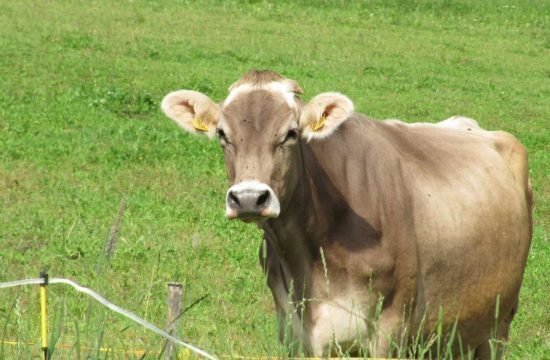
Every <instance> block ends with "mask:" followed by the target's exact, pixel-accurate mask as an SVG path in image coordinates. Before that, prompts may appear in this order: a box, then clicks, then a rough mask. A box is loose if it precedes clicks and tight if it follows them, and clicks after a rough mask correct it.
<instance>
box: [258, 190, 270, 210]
mask: <svg viewBox="0 0 550 360" xmlns="http://www.w3.org/2000/svg"><path fill="white" fill-rule="evenodd" d="M268 201H269V191H267V190H266V191H264V192H262V193H261V194H260V196H258V200H257V201H256V206H259V207H260V206H266V205H267V202H268Z"/></svg>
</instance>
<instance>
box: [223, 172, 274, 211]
mask: <svg viewBox="0 0 550 360" xmlns="http://www.w3.org/2000/svg"><path fill="white" fill-rule="evenodd" d="M279 211H280V210H279V201H278V199H277V197H276V196H275V194H274V193H273V190H271V188H270V187H269V186H268V185H266V184H262V183H260V182H258V181H244V182H241V183H239V184H237V185H234V186H232V187H231V188H230V189H229V191H228V192H227V204H226V214H227V217H228V218H230V219H234V218H240V219H243V220H261V219H262V218H270V217H277V216H279Z"/></svg>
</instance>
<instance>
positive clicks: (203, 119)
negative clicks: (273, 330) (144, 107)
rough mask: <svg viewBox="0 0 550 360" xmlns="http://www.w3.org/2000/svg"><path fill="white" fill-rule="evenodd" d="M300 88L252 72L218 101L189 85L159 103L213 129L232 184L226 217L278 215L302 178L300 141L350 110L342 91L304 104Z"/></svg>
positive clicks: (187, 121) (175, 115)
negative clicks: (188, 88) (299, 96)
mask: <svg viewBox="0 0 550 360" xmlns="http://www.w3.org/2000/svg"><path fill="white" fill-rule="evenodd" d="M301 93H302V89H301V88H300V87H299V86H298V84H297V83H296V82H295V81H293V80H290V79H286V78H284V77H282V76H280V75H279V74H277V73H274V72H272V71H267V70H264V71H255V70H253V71H250V72H249V73H247V74H245V75H244V76H243V77H242V78H241V79H240V80H239V81H237V82H236V83H235V84H233V85H232V86H231V87H230V88H229V96H228V97H227V98H226V99H225V101H223V102H222V103H220V104H216V103H215V102H213V101H212V100H210V98H209V97H208V96H206V95H204V94H201V93H199V92H196V91H191V90H179V91H174V92H171V93H169V94H168V95H166V97H165V98H164V100H163V101H162V105H161V107H162V110H163V111H164V113H165V114H166V115H167V116H168V117H169V118H171V119H172V120H174V121H175V122H176V123H177V124H178V125H179V126H181V127H182V128H184V129H185V130H187V131H189V132H191V133H194V134H203V135H206V136H208V137H210V138H212V137H214V136H216V135H217V137H218V139H219V142H220V145H221V147H222V149H223V151H224V155H225V164H226V170H227V176H228V178H229V183H230V185H231V187H230V188H229V190H228V191H227V196H226V215H227V217H228V218H230V219H235V218H240V219H242V220H245V221H261V220H264V219H268V218H276V217H278V216H279V214H280V212H281V211H282V210H283V211H284V209H285V207H286V205H287V203H288V201H289V198H290V196H291V195H292V193H293V192H294V190H295V188H296V186H297V184H298V181H299V179H298V176H299V174H300V171H299V169H298V167H299V166H300V161H301V160H300V158H301V156H300V147H299V146H298V145H299V143H300V141H303V140H305V141H310V140H315V139H320V138H324V137H327V136H330V134H332V133H333V132H334V131H335V130H336V128H337V127H338V126H339V125H340V124H341V123H342V122H343V121H344V120H346V119H347V118H348V117H349V116H350V115H351V113H352V112H353V103H352V102H351V101H350V100H349V99H348V98H347V97H345V96H344V95H341V94H338V93H323V94H320V95H318V96H316V97H315V98H313V99H312V100H311V101H310V102H309V103H308V104H306V105H304V104H302V102H301V101H300V100H299V99H298V98H297V95H298V94H301Z"/></svg>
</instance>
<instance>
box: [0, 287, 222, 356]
mask: <svg viewBox="0 0 550 360" xmlns="http://www.w3.org/2000/svg"><path fill="white" fill-rule="evenodd" d="M45 284H46V285H47V284H65V285H69V286H72V287H73V288H74V289H76V290H77V291H79V292H82V293H85V294H86V295H88V296H90V297H92V298H93V299H95V300H96V301H98V302H99V303H100V304H102V305H103V306H105V307H107V308H108V309H110V310H111V311H114V312H116V313H119V314H120V315H122V316H124V317H126V318H128V319H130V320H132V321H134V322H135V323H137V324H139V325H141V326H143V327H145V328H147V329H149V330H151V331H152V332H154V333H156V334H157V335H160V336H162V337H163V338H165V339H166V340H168V341H171V342H173V343H175V344H177V345H179V346H182V347H184V348H186V349H189V350H190V351H192V352H194V353H195V354H197V355H200V356H203V357H205V358H207V359H212V360H216V359H217V357H216V356H214V355H211V354H209V353H207V352H206V351H204V350H202V349H199V348H198V347H196V346H194V345H191V344H189V343H186V342H183V341H181V340H180V339H178V338H176V337H174V336H172V335H170V334H168V333H167V332H166V331H164V330H162V329H160V328H158V327H157V326H155V325H153V324H151V323H150V322H148V321H146V320H144V319H142V318H140V317H139V316H137V315H135V314H134V313H131V312H130V311H128V310H125V309H123V308H121V307H120V306H117V305H115V304H113V303H111V302H110V301H108V300H107V299H105V298H104V297H103V296H101V295H99V294H98V293H96V292H95V291H93V290H91V289H89V288H87V287H84V286H81V285H79V284H77V283H76V282H74V281H72V280H69V279H64V278H49V279H47V280H46V279H44V278H35V279H24V280H17V281H10V282H4V283H0V289H6V288H11V287H16V286H26V285H45Z"/></svg>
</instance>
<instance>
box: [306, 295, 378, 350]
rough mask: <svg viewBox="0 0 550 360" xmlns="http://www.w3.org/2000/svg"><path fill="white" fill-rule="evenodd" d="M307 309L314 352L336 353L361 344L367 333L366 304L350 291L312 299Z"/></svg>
mask: <svg viewBox="0 0 550 360" xmlns="http://www.w3.org/2000/svg"><path fill="white" fill-rule="evenodd" d="M309 310H310V315H311V317H310V319H311V324H310V329H309V337H310V339H309V340H310V344H311V347H312V351H313V353H314V354H316V355H319V354H326V353H328V352H332V353H338V351H339V350H342V351H348V350H350V349H352V348H354V347H355V348H357V347H358V346H361V345H362V344H364V342H365V340H366V338H367V335H368V334H367V329H368V326H367V313H368V306H367V305H366V304H365V303H362V302H360V301H358V300H357V299H355V298H354V296H353V294H351V293H344V294H338V296H334V297H332V298H329V299H325V300H319V301H313V302H312V303H311V306H310V309H309Z"/></svg>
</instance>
